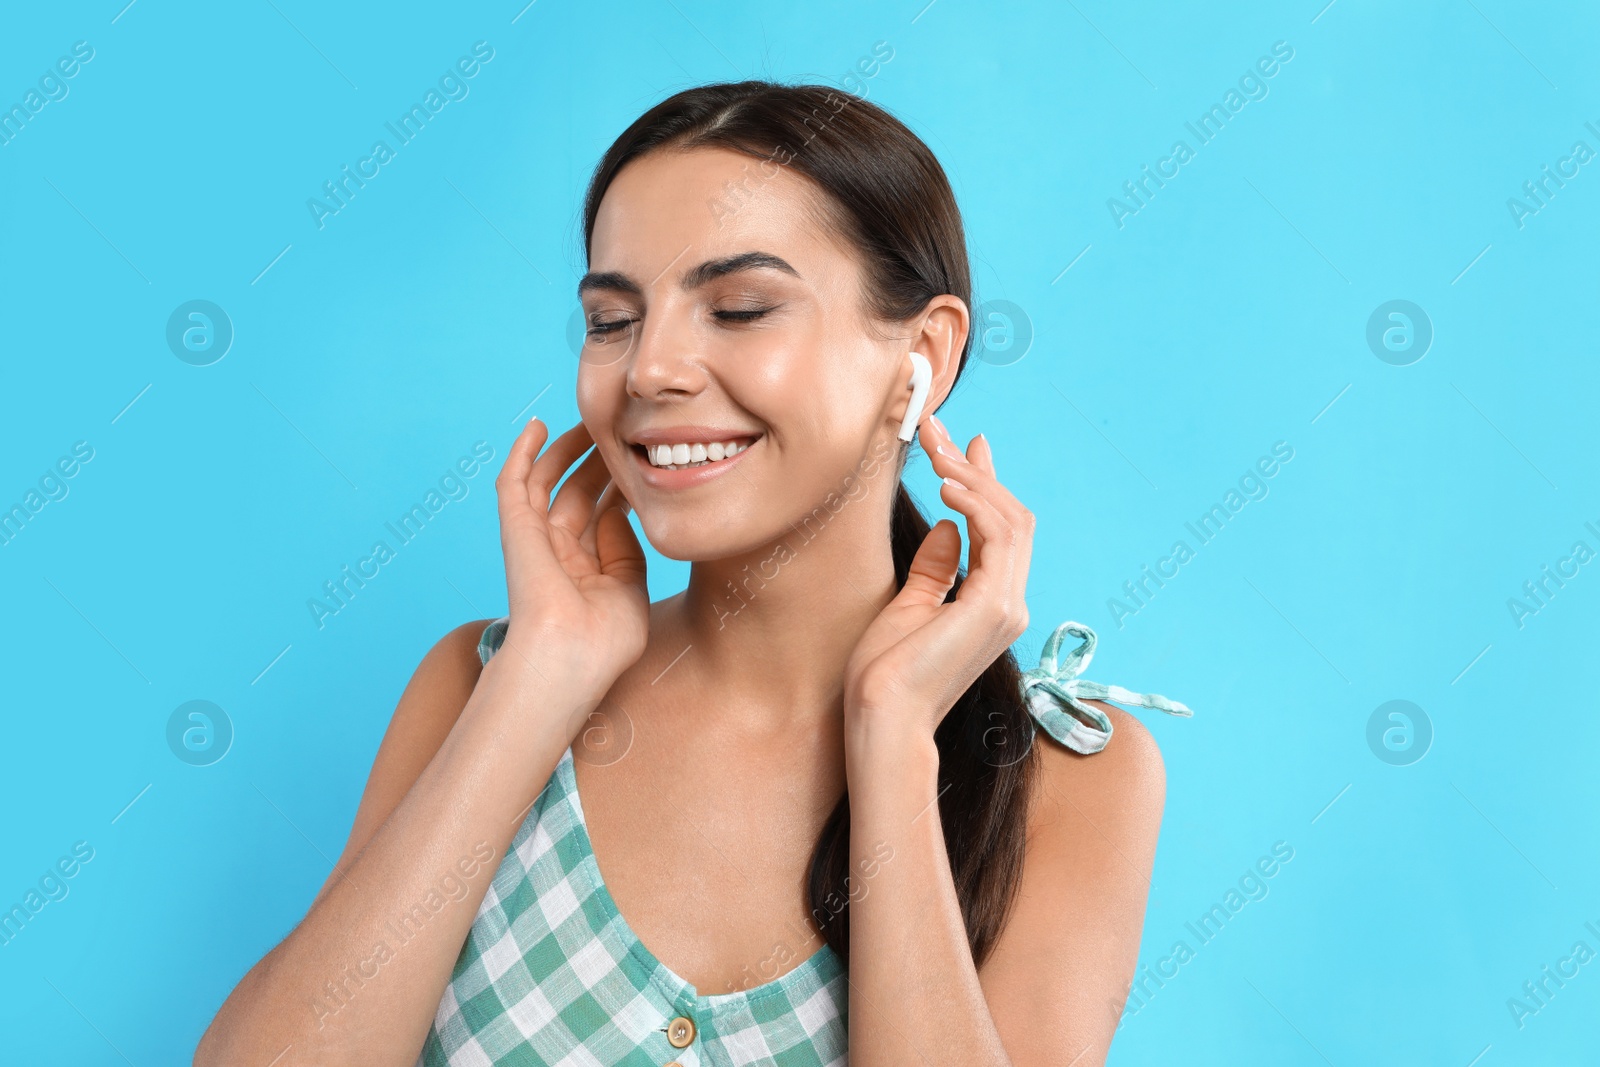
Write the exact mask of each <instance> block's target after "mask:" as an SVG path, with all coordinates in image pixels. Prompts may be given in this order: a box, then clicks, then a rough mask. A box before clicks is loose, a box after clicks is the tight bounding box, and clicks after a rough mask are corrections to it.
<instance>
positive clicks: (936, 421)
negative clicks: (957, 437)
mask: <svg viewBox="0 0 1600 1067" xmlns="http://www.w3.org/2000/svg"><path fill="white" fill-rule="evenodd" d="M928 421H929V422H931V423H933V424H934V425H935V426H937V427H938V428H939V432H940V433H942V434H944V435H945V436H946V437H949V436H950V431H949V430H947V429H945V428H944V423H942V422H940V421H939V416H937V415H934V414H932V413H929V415H928Z"/></svg>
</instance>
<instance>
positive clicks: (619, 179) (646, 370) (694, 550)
mask: <svg viewBox="0 0 1600 1067" xmlns="http://www.w3.org/2000/svg"><path fill="white" fill-rule="evenodd" d="M822 195H823V194H821V193H820V192H819V191H817V190H816V188H815V187H814V186H813V185H812V184H811V183H810V181H809V180H808V179H806V178H804V177H802V176H800V175H798V174H794V173H792V172H790V171H789V170H788V169H787V168H783V167H778V166H776V165H774V164H772V163H765V164H763V163H762V161H760V160H758V159H754V158H751V157H749V156H745V155H743V154H740V153H736V152H731V151H728V150H725V149H716V148H712V149H695V150H692V151H687V152H684V151H677V150H666V151H657V152H654V153H651V154H649V155H646V156H644V157H642V158H640V159H636V160H634V161H633V162H631V163H629V164H628V165H627V166H625V167H623V169H622V170H621V171H620V172H619V173H618V174H617V176H616V177H615V179H614V180H613V181H612V184H611V186H610V188H609V189H608V190H607V191H606V194H605V197H604V199H603V200H602V201H601V204H600V210H599V213H598V215H597V217H596V220H595V227H594V233H593V236H592V239H591V243H590V273H589V274H588V275H586V276H585V278H584V280H583V281H582V282H581V283H580V297H581V299H582V301H583V311H584V317H585V320H586V322H587V323H588V327H589V332H588V336H587V338H586V340H585V343H584V348H583V355H582V362H581V365H580V368H579V373H578V409H579V412H580V414H581V415H582V418H583V421H584V424H585V425H586V426H587V428H588V430H589V433H590V435H591V436H592V437H593V438H594V441H595V443H596V445H597V447H598V449H599V451H600V454H601V456H602V457H603V459H604V460H605V463H606V466H607V467H608V468H610V470H611V473H612V479H613V481H615V482H616V483H617V486H618V488H619V489H620V490H621V491H622V493H623V495H624V496H625V497H626V498H627V499H628V501H629V502H630V503H631V504H632V505H633V509H634V512H635V513H636V514H637V515H638V516H639V520H640V522H641V524H642V525H643V527H644V530H645V535H646V536H647V537H648V538H649V540H650V541H651V543H652V544H653V545H654V546H655V547H656V549H657V550H658V551H660V552H661V553H662V554H663V555H665V556H667V557H668V558H670V559H680V560H713V559H721V558H724V557H727V556H732V555H736V554H739V553H741V552H746V551H750V550H752V549H756V548H759V547H760V546H762V545H765V544H768V543H770V542H772V541H774V540H777V539H778V538H781V537H783V536H785V535H786V534H788V533H789V532H790V531H791V528H792V525H798V524H799V523H801V522H802V521H803V520H804V519H805V517H806V516H808V515H810V514H811V513H812V511H813V509H815V508H817V507H818V506H819V505H821V504H822V503H823V502H824V501H825V500H826V499H827V498H828V496H829V494H830V493H832V494H837V496H838V497H846V496H847V495H848V498H849V499H850V500H851V501H853V503H852V506H854V507H857V508H861V507H863V504H862V503H861V501H862V500H864V499H885V498H886V497H887V495H888V493H889V492H890V491H892V490H893V488H894V481H895V468H894V455H895V453H894V451H893V449H894V448H897V447H899V442H898V441H896V440H895V433H896V431H897V430H898V428H899V419H900V417H901V416H902V415H903V414H904V412H905V408H906V403H907V401H908V399H909V395H910V394H909V392H908V391H907V389H906V385H907V382H908V381H909V374H910V362H909V360H908V359H907V358H906V356H907V353H908V352H909V351H910V348H911V343H910V340H909V339H908V338H902V339H899V340H892V339H888V336H887V335H888V333H889V332H890V331H889V330H886V329H885V328H884V327H882V326H881V325H875V324H873V323H871V322H870V321H869V320H868V318H867V317H866V315H865V310H864V305H863V290H862V276H861V268H860V265H859V263H858V262H857V259H856V256H855V254H854V253H853V251H851V250H850V249H849V248H847V247H846V246H844V245H843V244H842V243H841V242H840V241H839V240H838V239H837V238H835V237H834V236H833V235H832V233H831V232H830V231H829V230H828V229H827V228H826V227H824V226H823V225H822V224H821V223H820V220H819V213H818V200H817V199H816V198H818V197H820V196H822ZM937 384H938V383H937V382H936V392H937ZM935 399H936V397H935V396H930V397H929V402H930V407H929V408H928V410H931V406H932V402H933V401H934V400H935ZM728 443H732V444H734V445H736V446H743V447H744V448H745V449H747V450H746V451H738V452H736V453H735V454H733V455H732V456H731V457H725V458H723V459H720V460H715V459H711V458H710V457H713V456H716V455H717V454H719V452H720V451H722V450H721V449H719V448H718V447H717V446H718V445H725V444H728ZM674 446H677V447H676V456H673V455H672V452H673V449H674ZM683 446H689V447H688V448H684V447H683ZM697 446H698V447H699V448H704V449H706V451H705V452H701V451H699V450H698V449H697ZM663 449H666V454H665V455H663ZM647 456H648V457H651V458H647ZM702 456H704V457H705V458H706V460H707V462H705V464H704V465H703V466H686V465H683V461H684V460H685V459H686V458H687V460H688V462H689V463H690V464H693V463H694V462H695V461H696V460H699V459H701V458H702ZM873 457H875V458H876V459H877V462H876V464H872V465H869V466H868V467H866V468H865V470H863V469H862V463H863V461H864V460H868V459H870V458H873ZM664 459H675V460H676V464H675V466H676V467H677V469H668V468H667V467H665V466H662V465H661V463H662V461H663V460H664ZM858 482H865V483H867V484H866V485H865V486H861V485H858V484H857V483H858ZM835 506H837V503H836V505H835Z"/></svg>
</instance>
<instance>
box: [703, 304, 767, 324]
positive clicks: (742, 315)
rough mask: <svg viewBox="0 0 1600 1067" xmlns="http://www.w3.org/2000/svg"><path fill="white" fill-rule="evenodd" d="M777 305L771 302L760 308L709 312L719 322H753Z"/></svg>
mask: <svg viewBox="0 0 1600 1067" xmlns="http://www.w3.org/2000/svg"><path fill="white" fill-rule="evenodd" d="M777 306H778V305H776V304H773V305H770V306H768V307H762V308H740V309H737V310H728V311H713V312H712V313H711V314H713V315H714V316H716V318H717V319H718V321H721V322H754V321H755V320H756V319H759V318H761V317H762V316H763V315H766V314H768V313H770V312H772V311H774V310H776V308H777Z"/></svg>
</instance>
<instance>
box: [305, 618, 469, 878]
mask: <svg viewBox="0 0 1600 1067" xmlns="http://www.w3.org/2000/svg"><path fill="white" fill-rule="evenodd" d="M493 621H494V620H493V619H476V620H474V621H472V622H466V623H462V624H461V625H460V626H457V627H455V628H454V629H452V630H450V631H449V632H448V633H446V634H445V635H444V636H443V637H441V638H439V640H437V641H435V642H434V644H433V647H431V648H430V649H428V651H427V653H426V654H425V655H424V656H423V657H422V660H421V662H420V663H418V664H417V668H416V670H415V671H413V672H412V674H411V679H410V681H408V682H407V683H406V687H405V690H404V691H403V692H402V693H401V694H400V700H399V702H398V703H397V704H396V705H395V709H394V714H393V715H391V716H390V717H389V726H388V728H387V729H386V730H385V731H384V735H383V741H382V742H381V743H380V744H379V745H378V752H377V755H376V756H375V757H373V761H372V770H371V772H370V773H369V774H368V775H367V784H366V788H365V789H364V790H363V791H362V794H361V804H360V806H359V807H358V808H357V809H356V816H355V821H354V823H353V824H352V825H351V827H350V837H349V839H348V840H347V841H346V842H345V847H344V851H343V853H341V854H340V856H339V862H338V863H336V864H335V865H334V868H333V871H332V872H330V873H329V875H328V880H327V882H325V883H324V884H323V886H322V889H321V890H320V891H319V892H318V893H317V898H318V899H320V898H321V897H322V895H323V894H324V893H326V892H327V891H328V888H329V887H330V886H332V885H333V884H334V883H335V882H336V881H337V880H338V879H339V878H341V877H343V874H344V871H345V869H346V868H347V867H348V866H349V865H350V864H351V863H352V862H353V861H354V860H355V858H356V856H358V855H360V853H361V850H362V849H364V848H366V846H367V842H369V841H371V840H372V837H373V835H374V834H375V833H377V830H378V827H380V826H382V825H383V823H384V822H385V821H386V820H387V819H388V818H389V815H390V814H391V813H392V812H393V811H394V809H395V808H396V807H398V806H399V804H400V801H401V800H402V799H404V797H405V795H406V793H407V792H409V791H410V789H411V786H412V785H413V784H414V783H415V782H416V780H417V778H418V776H420V775H421V774H422V771H423V769H424V768H425V767H427V765H428V762H429V761H430V760H432V759H433V757H434V754H435V753H437V752H438V751H439V746H440V745H442V744H444V739H445V738H446V737H448V736H449V734H450V730H451V729H452V728H453V727H454V726H455V724H456V719H457V718H459V717H460V715H461V709H462V708H464V707H465V706H466V703H467V699H468V698H469V697H470V696H472V690H473V688H474V687H475V686H476V685H477V684H478V675H479V672H480V671H481V670H482V669H483V664H482V661H481V660H480V659H479V658H478V639H479V638H480V637H482V636H483V631H484V628H485V627H487V626H488V625H489V624H490V623H491V622H493Z"/></svg>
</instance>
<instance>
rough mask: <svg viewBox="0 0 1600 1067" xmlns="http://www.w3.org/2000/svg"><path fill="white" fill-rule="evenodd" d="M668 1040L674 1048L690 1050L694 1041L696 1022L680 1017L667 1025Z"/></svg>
mask: <svg viewBox="0 0 1600 1067" xmlns="http://www.w3.org/2000/svg"><path fill="white" fill-rule="evenodd" d="M667 1040H668V1041H670V1042H671V1043H672V1047H673V1048H688V1047H689V1043H690V1042H691V1041H693V1040H694V1020H693V1019H690V1018H688V1017H687V1016H683V1015H680V1016H678V1017H677V1018H676V1019H674V1020H672V1021H671V1022H670V1023H668V1024H667Z"/></svg>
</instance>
